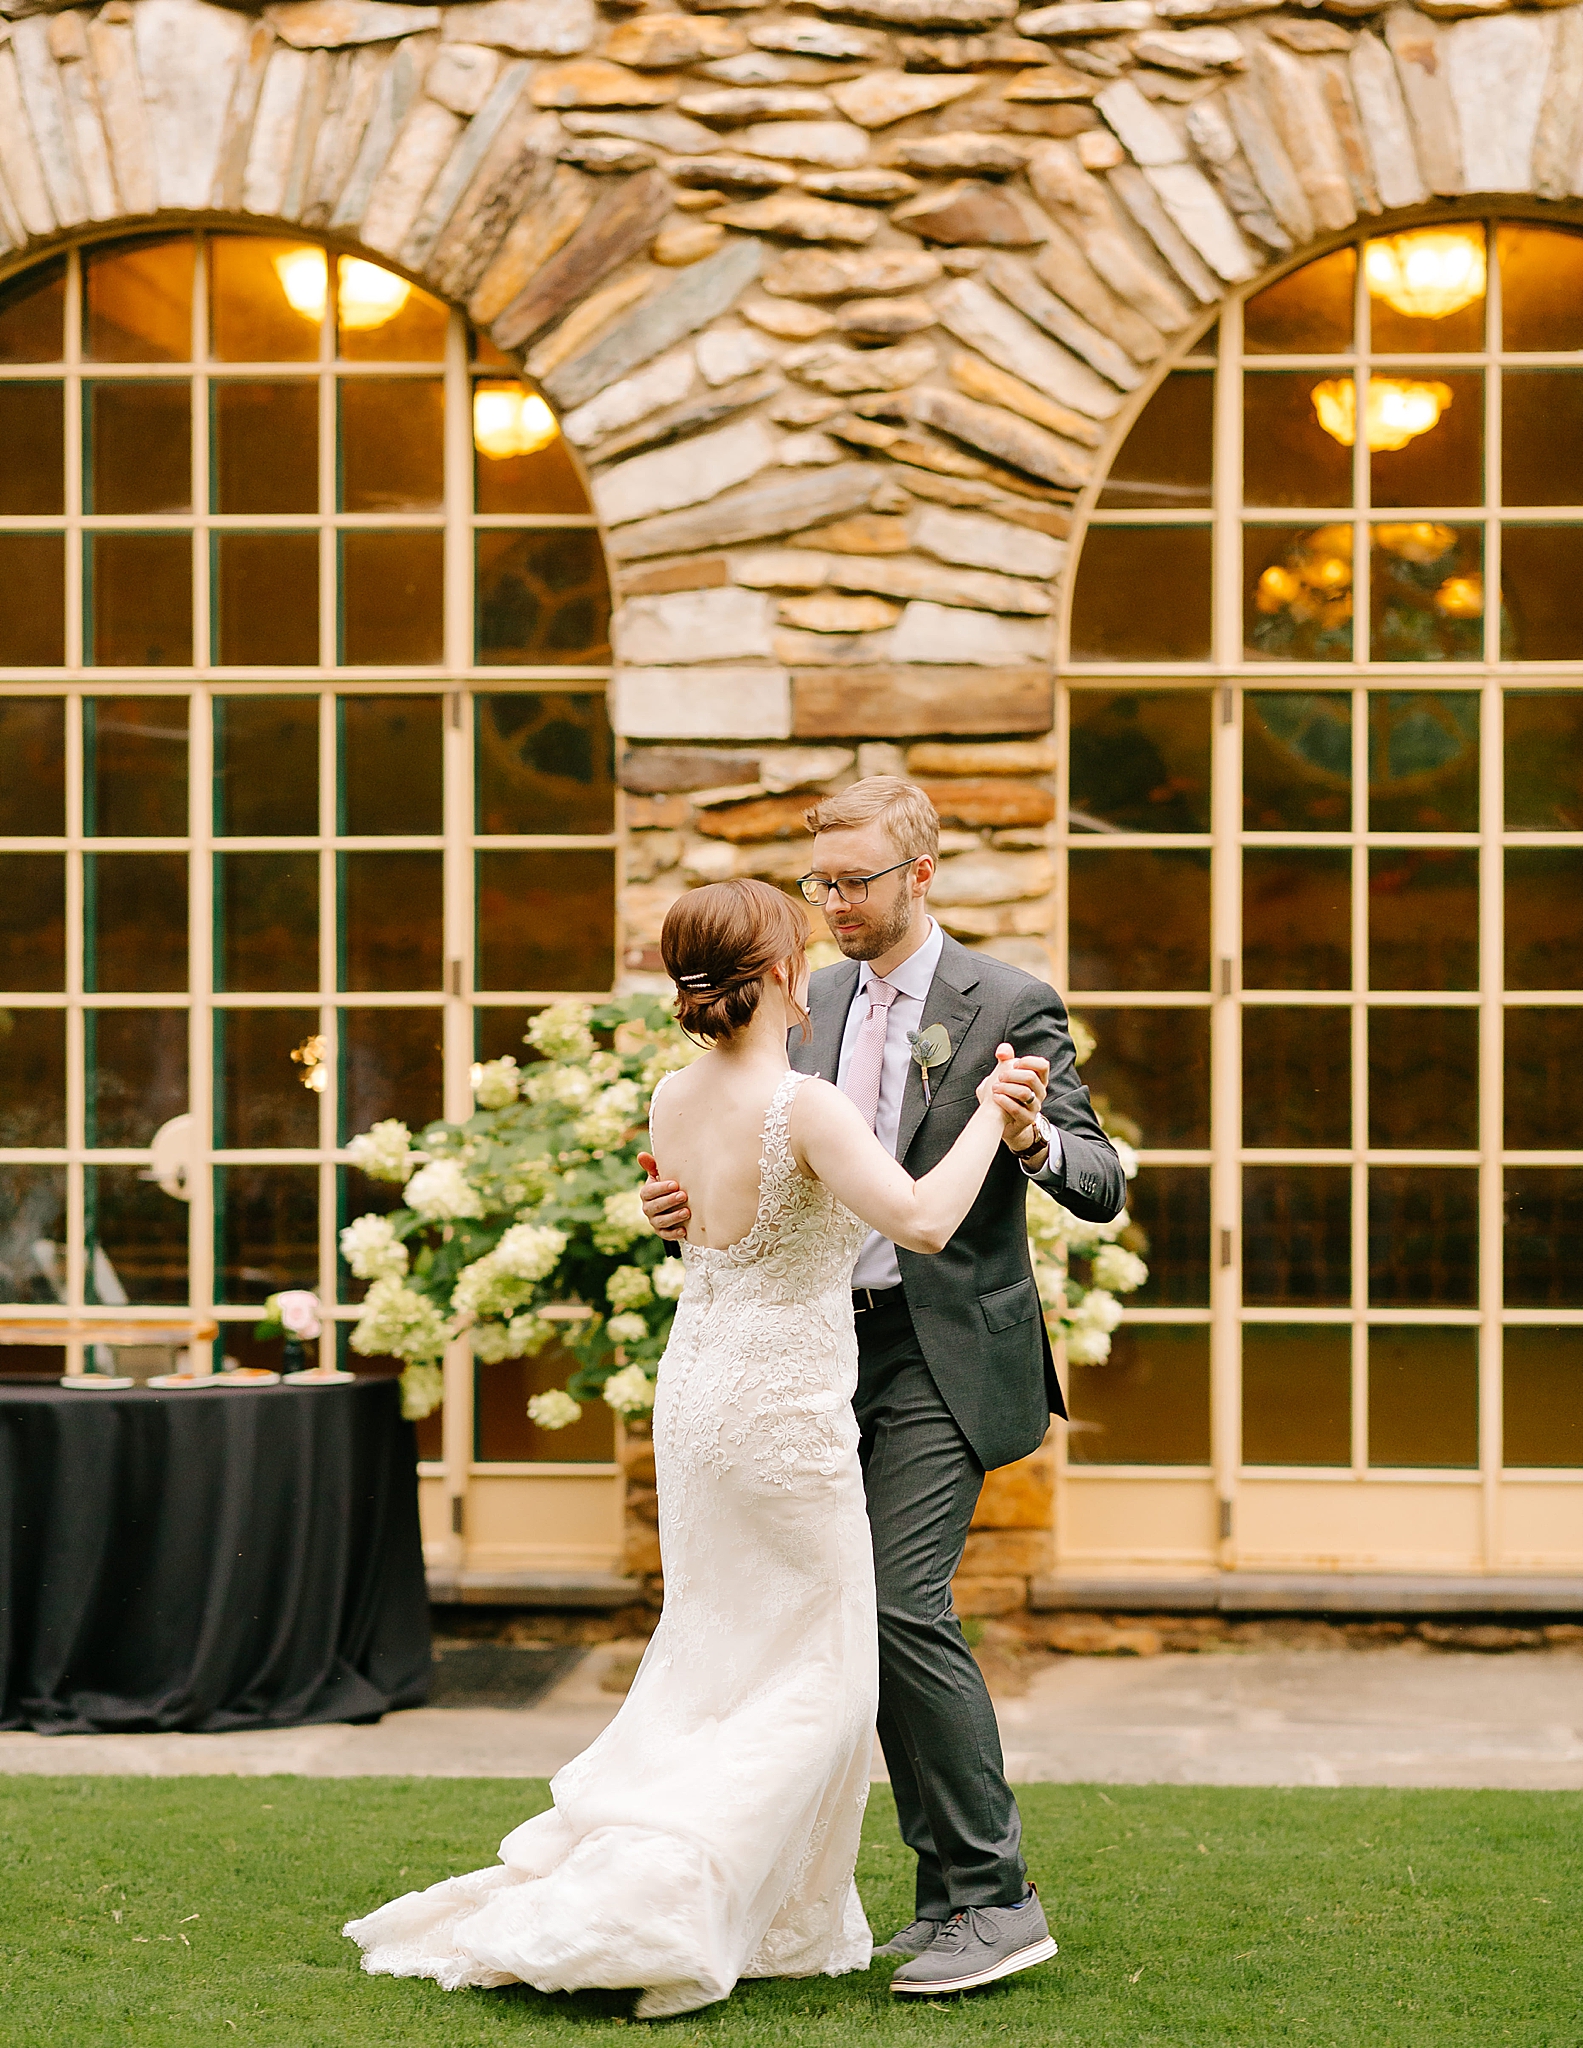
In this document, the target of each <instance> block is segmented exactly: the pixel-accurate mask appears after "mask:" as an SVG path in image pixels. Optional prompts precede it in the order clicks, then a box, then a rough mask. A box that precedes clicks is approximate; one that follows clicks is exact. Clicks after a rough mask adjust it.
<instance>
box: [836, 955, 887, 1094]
mask: <svg viewBox="0 0 1583 2048" xmlns="http://www.w3.org/2000/svg"><path fill="white" fill-rule="evenodd" d="M898 994H899V991H898V990H896V989H894V988H892V987H891V985H890V983H889V982H888V981H880V980H878V979H876V978H873V977H870V980H869V984H868V1015H867V1016H866V1017H865V1018H864V1019H863V1022H862V1023H861V1024H860V1025H859V1026H858V1033H857V1037H856V1038H855V1039H854V1040H853V1041H852V1056H851V1058H850V1059H849V1060H848V1061H847V1063H846V1079H845V1080H844V1081H843V1082H842V1083H841V1092H842V1094H843V1095H849V1096H850V1097H851V1098H852V1100H853V1101H854V1102H855V1103H856V1104H857V1107H858V1110H859V1113H860V1114H861V1115H862V1117H863V1120H864V1122H865V1123H866V1124H867V1125H868V1127H869V1129H870V1130H872V1129H873V1128H874V1124H875V1121H876V1119H877V1118H878V1116H879V1077H880V1073H881V1070H882V1069H883V1067H884V1064H885V1033H886V1031H887V1030H888V1029H889V1027H890V1006H891V1004H892V1003H893V1002H895V1000H896V997H897V995H898Z"/></svg>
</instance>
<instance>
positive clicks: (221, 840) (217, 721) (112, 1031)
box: [0, 232, 615, 1456]
mask: <svg viewBox="0 0 1583 2048" xmlns="http://www.w3.org/2000/svg"><path fill="white" fill-rule="evenodd" d="M0 588H3V590H4V592H5V602H4V603H3V605H0V1032H3V1056H0V1300H10V1301H13V1302H30V1301H31V1302H38V1303H50V1304H55V1303H62V1304H65V1305H67V1306H77V1305H82V1304H86V1305H90V1306H92V1305H95V1304H98V1305H104V1304H111V1303H117V1302H121V1301H125V1302H128V1303H130V1304H131V1305H133V1306H134V1307H136V1306H146V1305H152V1304H181V1305H183V1306H186V1305H188V1304H191V1305H192V1307H193V1308H194V1309H195V1310H196V1311H198V1312H199V1313H202V1312H205V1311H206V1310H207V1309H208V1308H209V1307H210V1306H212V1307H213V1308H214V1310H215V1312H216V1313H217V1315H218V1316H219V1318H220V1320H221V1322H222V1325H223V1326H224V1327H223V1328H222V1344H221V1348H222V1349H224V1350H227V1351H229V1352H230V1353H231V1354H232V1355H245V1353H246V1348H247V1347H246V1339H247V1324H248V1323H249V1321H250V1320H251V1319H252V1318H254V1317H256V1314H257V1306H258V1304H259V1303H261V1302H262V1300H263V1298H264V1296H265V1295H266V1294H268V1293H270V1292H271V1291H273V1290H275V1289H278V1288H280V1287H286V1286H302V1287H312V1288H315V1289H316V1290H317V1291H318V1292H319V1294H320V1295H321V1297H322V1298H323V1299H324V1300H325V1301H326V1302H333V1303H336V1304H337V1306H336V1316H337V1319H338V1322H339V1323H340V1324H341V1325H342V1326H343V1330H344V1327H345V1326H346V1325H347V1324H348V1323H349V1322H350V1320H351V1319H352V1318H353V1317H355V1313H356V1310H355V1306H354V1302H355V1296H356V1294H357V1293H358V1292H360V1291H361V1290H360V1288H359V1289H354V1288H353V1287H352V1285H351V1283H350V1282H349V1279H348V1276H347V1275H346V1274H345V1272H344V1271H341V1270H338V1266H337V1259H336V1249H335V1244H336V1237H335V1233H336V1228H337V1224H338V1222H339V1221H340V1220H341V1219H342V1218H344V1216H345V1215H346V1214H347V1213H348V1210H349V1209H350V1211H351V1213H356V1211H357V1210H358V1209H360V1208H362V1207H367V1206H369V1205H370V1196H371V1192H372V1191H371V1190H370V1189H369V1188H368V1187H367V1186H366V1185H365V1186H360V1187H357V1188H355V1189H353V1188H350V1187H348V1186H347V1184H346V1183H347V1181H348V1179H349V1178H350V1176H349V1174H348V1171H347V1170H346V1169H344V1168H341V1167H339V1166H338V1165H337V1164H336V1162H335V1158H334V1153H335V1150H336V1147H337V1146H338V1145H339V1144H341V1143H344V1141H345V1139H346V1138H347V1137H348V1136H349V1135H351V1134H352V1133H353V1132H355V1131H358V1130H361V1129H365V1128H366V1127H367V1126H368V1125H369V1124H370V1123H372V1122H373V1121H375V1120H376V1119H378V1118H381V1117H386V1116H400V1117H403V1118H405V1119H406V1120H407V1121H408V1122H409V1123H411V1124H412V1125H413V1126H414V1127H418V1126H421V1124H422V1123H423V1122H424V1121H425V1120H427V1119H429V1118H431V1117H434V1116H437V1115H439V1114H441V1113H445V1114H449V1115H453V1116H455V1115H466V1114H467V1113H468V1111H469V1106H470V1096H469V1089H468V1070H469V1067H470V1065H471V1063H472V1062H473V1060H474V1059H475V1058H478V1057H486V1058H487V1057H492V1056H494V1055H497V1054H500V1053H504V1052H507V1051H515V1052H519V1053H520V1052H521V1044H520V1041H521V1034H522V1030H523V1025H524V1020H525V1015H526V1013H527V1011H528V1009H529V1008H530V1006H532V1005H534V1004H537V1003H540V1002H543V1001H544V1000H546V999H547V998H549V997H552V996H554V995H556V994H562V993H597V992H599V991H602V990H607V989H608V988H609V987H610V985H611V982H612V979H613V974H614V884H615V851H614V848H615V836H614V835H615V786H614V774H613V763H612V748H611V737H610V731H609V726H608V722H607V718H606V712H605V686H606V680H607V675H608V663H609V612H610V604H609V595H608V589H607V583H606V577H605V569H604V562H603V557H602V552H601V547H600V541H599V535H598V532H597V528H596V523H595V520H594V517H593V514H592V511H591V509H590V506H589V501H588V496H587V491H586V487H585V485H584V482H583V479H582V476H581V473H580V471H579V469H578V466H577V464H576V463H575V461H574V460H573V459H572V457H571V456H570V454H569V453H568V451H567V448H566V445H565V443H564V442H563V441H562V440H561V438H560V435H559V432H558V429H557V426H556V423H555V420H554V418H553V417H552V415H551V414H550V412H549V409H548V407H547V406H546V405H545V404H544V401H543V400H542V399H540V398H538V397H537V396H536V395H535V394H534V393H532V392H531V391H530V390H528V389H527V388H525V387H524V386H523V385H522V384H521V383H520V382H519V381H518V379H517V376H516V372H515V368H514V366H513V365H512V364H511V363H510V362H509V361H507V359H505V358H504V357H502V356H501V355H499V354H498V352H497V351H495V350H494V349H493V348H492V347H491V345H490V344H489V342H488V341H487V340H485V339H484V338H483V337H482V336H481V335H477V334H474V333H473V332H472V331H471V330H470V329H469V327H468V325H467V323H466V321H465V320H464V319H463V317H462V316H461V315H460V314H458V313H455V312H452V311H449V310H448V309H447V308H446V307H445V306H443V305H442V304H440V303H439V302H438V301H437V300H435V299H433V298H431V297H430V296H429V295H428V294H427V293H425V292H423V291H422V290H420V289H418V288H417V287H416V286H414V285H412V284H410V283H409V282H408V281H407V280H406V279H404V278H401V277H399V276H397V275H396V274H394V273H393V272H391V271H389V270H386V269H383V268H381V267H379V266H377V265H375V264H372V263H369V262H367V261H365V260H362V259H360V258H355V257H349V256H346V255H338V254H336V253H334V252H331V251H327V250H325V249H323V248H320V247H318V246H315V245H313V244H311V243H304V242H300V241H283V240H278V239H273V238H270V237H267V236H261V235H247V234H227V233H218V232H213V233H198V234H191V233H184V234H180V235H169V234H165V235H156V236H148V237H142V238H138V239H131V240H127V239H123V240H118V241H112V242H107V243H104V244H102V245H100V246H95V247H88V248H85V249H83V250H81V251H72V252H71V253H69V254H67V255H65V256H63V257H58V258H56V259H54V260H53V261H51V262H49V263H47V264H45V265H42V266H35V267H34V268H32V269H30V270H27V271H24V272H22V273H21V274H19V275H17V276H15V277H13V278H12V279H11V280H10V281H9V282H8V283H7V284H5V285H4V286H3V287H0ZM189 1112H190V1114H191V1118H192V1127H191V1130H190V1134H189V1139H188V1143H189V1148H190V1157H191V1161H192V1173H191V1188H190V1192H191V1196H192V1199H191V1201H190V1203H189V1204H186V1205H184V1204H182V1203H180V1202H178V1201H175V1200H172V1199H171V1198H170V1196H169V1195H167V1194H166V1193H164V1192H162V1191H161V1189H160V1188H159V1187H158V1186H157V1185H156V1184H155V1183H154V1182H152V1181H151V1180H150V1179H149V1178H148V1174H149V1162H150V1154H149V1149H148V1148H149V1146H150V1143H151V1140H152V1139H153V1137H154V1134H155V1132H156V1130H157V1129H158V1128H159V1127H160V1126H162V1125H163V1124H165V1123H166V1122H167V1120H169V1119H171V1118H174V1117H176V1116H178V1115H182V1114H186V1113H189ZM0 1362H3V1354H0ZM515 1413H516V1414H517V1415H518V1416H519V1417H520V1413H521V1409H520V1402H518V1403H516V1404H515ZM522 1428H523V1429H525V1428H526V1424H525V1423H523V1424H522ZM484 1454H485V1455H491V1453H490V1452H488V1451H487V1449H486V1451H485V1453H484ZM523 1454H524V1453H523V1451H522V1450H521V1449H520V1448H518V1449H517V1450H516V1452H515V1455H519V1456H520V1455H523ZM494 1455H499V1454H498V1453H494Z"/></svg>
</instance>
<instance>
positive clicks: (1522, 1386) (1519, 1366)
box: [1501, 1325, 1583, 1467]
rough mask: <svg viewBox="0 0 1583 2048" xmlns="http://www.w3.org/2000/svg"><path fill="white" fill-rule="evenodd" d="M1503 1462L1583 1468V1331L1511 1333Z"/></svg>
mask: <svg viewBox="0 0 1583 2048" xmlns="http://www.w3.org/2000/svg"><path fill="white" fill-rule="evenodd" d="M1505 1352H1506V1356H1505V1361H1504V1371H1503V1373H1502V1379H1503V1382H1504V1396H1503V1400H1502V1409H1503V1415H1502V1430H1501V1434H1502V1438H1503V1444H1504V1449H1503V1454H1502V1463H1503V1464H1505V1465H1507V1466H1519V1467H1520V1466H1524V1465H1538V1466H1551V1467H1555V1466H1561V1465H1583V1330H1580V1329H1578V1328H1577V1327H1576V1325H1573V1326H1571V1327H1569V1328H1568V1327H1563V1328H1560V1329H1550V1330H1544V1329H1522V1330H1508V1331H1507V1332H1506V1344H1505Z"/></svg>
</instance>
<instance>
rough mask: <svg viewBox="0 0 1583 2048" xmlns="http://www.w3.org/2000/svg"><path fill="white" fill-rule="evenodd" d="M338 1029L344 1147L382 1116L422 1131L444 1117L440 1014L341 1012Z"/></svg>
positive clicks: (430, 1011) (443, 1021) (434, 1011)
mask: <svg viewBox="0 0 1583 2048" xmlns="http://www.w3.org/2000/svg"><path fill="white" fill-rule="evenodd" d="M340 1030H341V1143H342V1144H343V1145H344V1144H345V1143H346V1141H347V1139H348V1138H350V1137H353V1136H355V1135H356V1133H357V1132H358V1131H366V1130H368V1129H369V1127H370V1126H371V1125H373V1124H376V1123H378V1122H379V1121H380V1120H381V1118H383V1117H387V1116H394V1117H399V1118H400V1119H401V1121H402V1122H403V1123H404V1124H406V1125H407V1126H408V1127H409V1128H410V1129H411V1130H414V1131H420V1130H422V1128H423V1126H424V1125H425V1124H426V1123H431V1122H432V1121H433V1120H434V1118H435V1117H437V1116H441V1115H443V1114H444V1110H445V1071H444V1056H443V1055H444V1035H445V1020H444V1017H443V1015H442V1013H441V1012H440V1011H439V1010H342V1011H341V1013H340Z"/></svg>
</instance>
